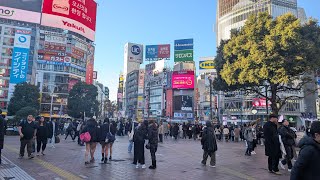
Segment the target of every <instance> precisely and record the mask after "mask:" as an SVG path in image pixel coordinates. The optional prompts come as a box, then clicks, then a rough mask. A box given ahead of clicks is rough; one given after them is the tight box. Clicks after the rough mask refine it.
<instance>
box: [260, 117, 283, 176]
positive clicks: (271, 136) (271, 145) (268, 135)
mask: <svg viewBox="0 0 320 180" xmlns="http://www.w3.org/2000/svg"><path fill="white" fill-rule="evenodd" d="M277 123H278V116H276V115H274V114H271V115H270V116H269V121H268V122H267V123H266V124H265V125H264V126H263V132H264V137H265V153H266V156H268V169H269V172H271V173H275V174H277V175H281V173H280V172H279V168H278V165H279V159H280V157H281V151H280V142H279V134H278V131H277Z"/></svg>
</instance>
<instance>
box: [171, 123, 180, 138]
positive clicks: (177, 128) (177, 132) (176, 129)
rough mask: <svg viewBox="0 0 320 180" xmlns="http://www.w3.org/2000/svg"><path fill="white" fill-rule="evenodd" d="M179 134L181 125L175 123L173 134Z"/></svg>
mask: <svg viewBox="0 0 320 180" xmlns="http://www.w3.org/2000/svg"><path fill="white" fill-rule="evenodd" d="M178 134H179V126H178V125H174V126H173V128H172V135H173V136H177V135H178Z"/></svg>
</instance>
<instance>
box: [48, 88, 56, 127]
mask: <svg viewBox="0 0 320 180" xmlns="http://www.w3.org/2000/svg"><path fill="white" fill-rule="evenodd" d="M50 87H51V88H50ZM55 87H56V86H55V85H54V84H49V88H50V91H51V92H50V95H51V101H50V121H51V119H52V107H53V95H54V89H55Z"/></svg>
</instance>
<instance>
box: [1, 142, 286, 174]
mask: <svg viewBox="0 0 320 180" xmlns="http://www.w3.org/2000/svg"><path fill="white" fill-rule="evenodd" d="M61 139H63V138H61ZM5 144H6V145H5V149H4V150H3V155H4V157H6V158H8V159H10V161H12V164H13V163H14V164H16V165H17V166H19V167H20V168H21V169H23V170H24V171H25V172H26V173H27V174H29V176H30V177H33V178H34V179H46V180H49V179H53V180H58V179H112V180H113V179H115V180H117V179H119V180H127V179H132V180H136V179H137V180H140V179H159V180H160V179H161V180H162V179H170V180H171V179H172V180H175V179H177V180H178V179H179V180H181V179H188V180H192V179H196V180H202V179H215V180H219V179H221V180H222V179H223V180H233V179H234V180H239V179H257V180H264V179H265V180H271V179H276V180H287V179H289V173H288V172H287V171H282V172H283V175H282V176H276V175H273V174H270V173H268V171H267V158H266V157H265V156H264V147H263V146H258V148H257V150H256V152H257V155H253V156H251V157H246V156H244V149H245V146H244V143H224V142H219V143H218V153H217V168H211V167H209V166H202V165H201V164H200V161H201V158H202V149H201V145H200V141H194V140H178V141H174V140H172V139H167V140H166V139H165V142H164V143H163V144H159V148H158V152H157V153H156V155H157V167H158V168H157V169H156V170H149V169H136V168H135V166H134V165H132V164H131V163H132V159H133V154H130V153H128V152H127V146H128V140H127V137H117V140H116V142H115V144H114V150H113V155H112V157H113V161H111V162H108V164H100V162H99V161H100V159H101V146H100V145H98V146H97V150H96V154H95V158H96V162H95V163H94V164H91V165H89V166H85V165H84V152H85V148H84V147H80V146H78V145H77V144H76V143H75V142H72V141H71V140H67V141H64V140H62V141H61V143H60V144H57V145H56V148H55V149H52V148H51V147H48V148H47V150H46V155H45V156H39V157H37V158H35V159H33V160H28V159H22V160H20V159H18V158H17V157H18V148H19V140H18V137H6V139H5ZM145 157H146V165H147V166H149V165H150V164H151V160H150V153H149V151H148V150H146V151H145ZM0 169H2V168H0ZM0 172H1V171H0ZM17 179H19V178H17Z"/></svg>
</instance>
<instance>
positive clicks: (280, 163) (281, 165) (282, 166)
mask: <svg viewBox="0 0 320 180" xmlns="http://www.w3.org/2000/svg"><path fill="white" fill-rule="evenodd" d="M279 165H280V167H281V169H283V170H286V168H285V167H284V165H283V164H282V162H281V161H280V162H279Z"/></svg>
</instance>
